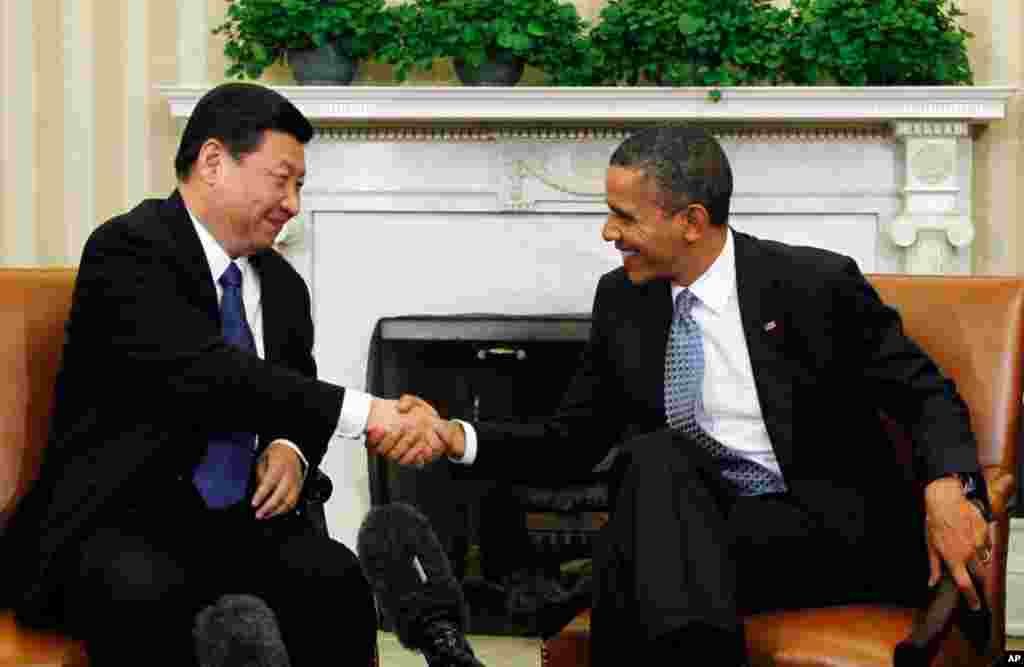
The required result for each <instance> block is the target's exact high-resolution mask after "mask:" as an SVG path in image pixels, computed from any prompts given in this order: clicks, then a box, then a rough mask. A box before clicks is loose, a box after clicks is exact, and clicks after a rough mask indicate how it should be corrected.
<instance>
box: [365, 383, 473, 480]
mask: <svg viewBox="0 0 1024 667" xmlns="http://www.w3.org/2000/svg"><path fill="white" fill-rule="evenodd" d="M461 438H462V428H461V427H460V426H459V425H458V424H455V423H453V422H449V421H447V420H444V419H441V418H440V417H439V416H438V414H437V410H435V409H434V407H433V406H432V405H430V404H429V403H427V402H426V401H424V400H423V399H421V398H418V397H416V396H411V395H409V394H405V395H403V396H402V397H401V398H400V399H399V400H397V401H395V400H388V399H380V398H375V399H374V400H373V403H372V404H371V406H370V418H369V420H368V422H367V427H366V447H367V449H368V450H369V451H370V453H372V454H375V455H377V456H384V457H386V458H388V459H390V460H391V461H395V462H397V463H399V464H401V465H416V466H422V465H425V464H427V463H430V462H432V461H435V460H436V459H438V458H439V457H441V456H451V455H457V456H461V454H460V452H461V447H460V446H459V443H460V442H461Z"/></svg>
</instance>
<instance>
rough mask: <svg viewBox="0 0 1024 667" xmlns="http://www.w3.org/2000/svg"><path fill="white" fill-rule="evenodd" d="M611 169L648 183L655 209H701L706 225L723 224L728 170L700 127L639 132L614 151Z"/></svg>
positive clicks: (729, 190)
mask: <svg viewBox="0 0 1024 667" xmlns="http://www.w3.org/2000/svg"><path fill="white" fill-rule="evenodd" d="M611 165H612V166H613V167H626V168H629V169H636V170H638V171H640V172H641V173H643V174H644V175H645V176H647V177H649V178H652V179H654V183H655V186H656V187H657V192H658V195H657V196H658V205H659V206H661V207H662V208H663V209H665V210H666V211H668V212H670V213H675V212H676V211H679V210H680V209H682V208H683V207H684V206H688V205H689V204H702V205H703V206H704V208H706V209H707V210H708V213H709V214H710V215H711V223H712V224H715V225H724V224H725V223H726V221H727V220H728V219H729V198H730V197H732V169H731V168H730V167H729V159H728V158H727V157H726V156H725V151H723V150H722V147H721V145H719V143H718V141H717V140H716V139H715V138H714V137H713V136H712V135H711V133H710V132H708V131H707V130H705V129H704V128H702V127H698V126H696V125H686V124H678V125H665V126H658V127H653V128H647V129H643V130H640V131H638V132H636V133H635V134H632V135H630V136H629V137H628V138H626V140H625V141H623V142H622V144H620V145H619V147H618V148H616V149H615V152H614V153H612V157H611Z"/></svg>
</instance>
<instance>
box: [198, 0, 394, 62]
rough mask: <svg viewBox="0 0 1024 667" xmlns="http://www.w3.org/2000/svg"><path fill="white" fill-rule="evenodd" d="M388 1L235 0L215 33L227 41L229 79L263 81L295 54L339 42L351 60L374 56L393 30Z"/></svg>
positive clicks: (225, 47) (225, 52)
mask: <svg viewBox="0 0 1024 667" xmlns="http://www.w3.org/2000/svg"><path fill="white" fill-rule="evenodd" d="M391 20H392V18H391V16H390V14H388V13H387V12H385V11H384V0H229V6H228V9H227V13H226V18H225V21H224V22H223V23H222V24H220V25H218V26H217V27H215V28H214V29H213V32H214V34H222V35H224V36H225V37H226V40H227V41H226V42H225V44H224V54H225V55H226V56H227V57H228V60H229V61H230V65H229V67H228V69H227V71H226V74H227V75H228V76H229V77H241V78H245V77H249V78H251V79H257V78H259V77H260V75H261V74H262V73H263V70H264V69H266V68H267V67H269V66H270V65H272V64H274V63H275V62H284V61H285V59H286V57H287V53H288V51H289V50H291V49H312V48H319V47H320V46H323V45H324V44H325V43H328V42H329V41H336V43H337V44H339V45H340V46H341V48H342V50H343V51H344V52H345V53H347V54H348V55H349V56H350V57H352V58H355V59H364V58H367V57H369V56H370V54H371V53H373V52H374V51H375V50H376V48H377V45H379V44H380V43H381V42H382V41H383V38H384V36H385V35H389V34H390V33H391V32H392V30H393V26H392V24H391Z"/></svg>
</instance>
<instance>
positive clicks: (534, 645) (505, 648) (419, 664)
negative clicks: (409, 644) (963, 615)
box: [377, 632, 1024, 667]
mask: <svg viewBox="0 0 1024 667" xmlns="http://www.w3.org/2000/svg"><path fill="white" fill-rule="evenodd" d="M377 637H378V642H379V646H380V664H381V667H426V664H427V663H426V661H425V660H424V659H423V657H422V656H420V655H419V654H418V653H413V652H412V651H407V650H406V649H404V648H402V646H401V645H400V644H399V643H398V640H397V639H396V638H395V635H394V634H392V633H390V632H381V633H378V635H377ZM469 640H470V643H471V644H472V645H473V650H474V652H475V653H476V654H477V656H478V657H479V658H480V661H481V662H483V663H484V664H485V665H487V667H540V640H539V639H527V638H523V637H484V636H479V635H473V636H471V637H470V638H469ZM1006 648H1007V649H1008V650H1017V651H1024V637H1010V638H1009V639H1007V641H1006Z"/></svg>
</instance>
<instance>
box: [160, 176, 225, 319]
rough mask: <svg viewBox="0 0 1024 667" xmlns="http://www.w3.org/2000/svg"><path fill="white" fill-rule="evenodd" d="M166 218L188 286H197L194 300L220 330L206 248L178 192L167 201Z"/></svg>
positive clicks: (215, 296) (218, 310)
mask: <svg viewBox="0 0 1024 667" xmlns="http://www.w3.org/2000/svg"><path fill="white" fill-rule="evenodd" d="M163 217H164V221H165V223H166V224H167V227H168V229H169V230H170V233H171V236H172V238H173V239H174V241H175V243H176V244H177V246H178V256H179V257H180V259H181V263H182V266H183V267H184V269H185V273H186V277H187V284H188V285H194V286H195V290H196V291H195V295H196V296H195V298H197V299H198V300H199V303H200V304H201V305H202V307H203V309H204V310H205V311H206V312H207V313H208V314H209V315H210V317H211V318H213V319H214V320H215V321H216V322H217V323H218V326H220V324H219V323H220V308H218V307H217V290H216V289H215V288H214V286H213V278H212V276H211V274H210V263H209V262H208V261H207V260H206V253H205V252H203V244H202V243H201V242H200V240H199V235H198V234H197V233H196V230H195V227H194V226H193V225H192V218H191V217H190V216H189V214H188V209H187V208H186V207H185V201H184V200H183V199H182V198H181V194H179V193H178V191H177V190H175V191H174V193H173V194H172V195H171V196H170V197H168V198H167V199H166V200H164V208H163Z"/></svg>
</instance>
